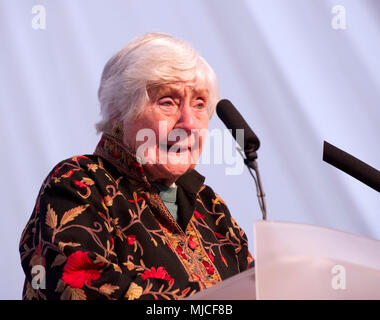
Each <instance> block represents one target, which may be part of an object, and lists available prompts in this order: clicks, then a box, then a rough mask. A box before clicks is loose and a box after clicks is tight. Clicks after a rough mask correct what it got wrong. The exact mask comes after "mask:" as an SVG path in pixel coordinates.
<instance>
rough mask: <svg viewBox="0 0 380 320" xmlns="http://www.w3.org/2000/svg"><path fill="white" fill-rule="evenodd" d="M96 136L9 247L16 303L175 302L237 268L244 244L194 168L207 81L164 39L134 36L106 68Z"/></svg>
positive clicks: (210, 98) (54, 175)
mask: <svg viewBox="0 0 380 320" xmlns="http://www.w3.org/2000/svg"><path fill="white" fill-rule="evenodd" d="M98 95H99V100H100V104H101V113H102V117H103V119H102V121H101V122H100V123H98V124H97V129H98V131H99V132H102V137H101V139H100V142H99V144H98V145H97V147H96V149H95V152H94V154H92V155H81V156H75V157H72V158H70V159H67V160H64V161H62V162H60V163H59V164H58V165H57V166H56V167H55V168H54V169H53V170H52V171H51V173H50V174H49V175H48V177H47V178H46V180H45V181H44V183H43V185H42V188H41V190H40V193H39V195H38V198H37V201H36V205H35V208H34V211H33V213H32V216H31V218H30V220H29V222H28V224H27V225H26V227H25V230H24V232H23V234H22V237H21V241H20V253H21V262H22V266H23V269H24V272H25V275H26V280H25V285H24V292H23V298H24V299H101V298H106V299H182V298H184V297H187V296H189V295H192V294H194V293H195V292H197V291H199V290H203V289H205V288H208V287H210V286H212V285H214V284H215V283H217V282H219V281H222V280H223V279H226V278H228V277H230V276H232V275H234V274H236V273H238V272H241V271H243V270H246V269H247V268H248V266H249V263H250V261H251V260H252V258H251V256H250V254H249V252H248V246H247V238H246V236H245V234H244V232H243V231H242V230H241V229H240V227H239V226H238V225H237V223H236V222H235V221H234V220H233V218H232V217H231V215H230V213H229V211H228V209H227V207H226V205H225V203H224V202H223V200H222V199H221V198H220V197H218V195H217V194H216V193H214V191H213V190H212V189H211V188H210V187H208V186H206V185H204V177H203V176H201V175H200V174H199V173H198V172H197V171H195V170H194V167H195V165H196V162H197V160H198V158H199V155H200V153H201V151H202V146H203V142H204V139H205V130H206V129H207V127H208V122H209V119H210V117H211V116H212V114H213V112H214V110H215V106H216V103H217V100H218V89H217V82H216V76H215V74H214V72H213V70H212V69H211V67H210V66H209V65H208V64H207V62H206V61H205V60H204V59H203V58H202V57H200V56H199V55H198V54H197V53H196V52H195V51H194V49H193V48H192V47H191V46H190V45H189V44H187V43H186V42H184V41H181V40H178V39H175V38H173V37H171V36H169V35H165V34H158V33H151V34H146V35H144V36H142V37H138V38H136V39H134V40H133V41H132V42H130V43H129V44H128V45H127V46H126V47H124V48H123V49H122V50H121V51H120V52H118V53H117V54H116V55H114V56H113V57H112V58H111V59H110V60H109V61H108V63H107V64H106V66H105V68H104V71H103V74H102V78H101V83H100V88H99V92H98Z"/></svg>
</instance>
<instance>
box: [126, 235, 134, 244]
mask: <svg viewBox="0 0 380 320" xmlns="http://www.w3.org/2000/svg"><path fill="white" fill-rule="evenodd" d="M135 241H136V236H134V235H131V236H127V243H128V245H129V246H131V245H132V244H134V243H135Z"/></svg>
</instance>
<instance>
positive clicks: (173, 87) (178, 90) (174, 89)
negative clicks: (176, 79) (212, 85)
mask: <svg viewBox="0 0 380 320" xmlns="http://www.w3.org/2000/svg"><path fill="white" fill-rule="evenodd" d="M186 88H189V89H190V91H191V97H192V98H194V97H195V98H199V97H201V98H203V99H207V98H208V94H209V91H208V89H207V88H204V87H200V86H197V85H189V84H185V83H179V84H176V83H172V84H166V85H161V86H154V87H151V88H148V95H149V98H150V99H151V100H155V99H157V98H159V97H163V96H173V97H181V96H184V95H185V89H186Z"/></svg>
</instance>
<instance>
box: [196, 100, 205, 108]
mask: <svg viewBox="0 0 380 320" xmlns="http://www.w3.org/2000/svg"><path fill="white" fill-rule="evenodd" d="M195 107H196V108H197V109H203V108H204V107H205V104H204V103H203V102H200V103H197V104H196V105H195Z"/></svg>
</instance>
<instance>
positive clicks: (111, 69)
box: [96, 33, 219, 132]
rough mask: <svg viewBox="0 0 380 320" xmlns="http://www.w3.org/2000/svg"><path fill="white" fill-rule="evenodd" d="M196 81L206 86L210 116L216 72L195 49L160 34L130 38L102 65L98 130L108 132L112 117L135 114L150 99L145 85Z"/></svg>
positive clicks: (216, 97)
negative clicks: (129, 40)
mask: <svg viewBox="0 0 380 320" xmlns="http://www.w3.org/2000/svg"><path fill="white" fill-rule="evenodd" d="M194 80H195V81H196V83H200V84H201V85H203V86H204V87H205V89H208V92H209V97H208V106H207V108H208V113H209V117H210V118H211V116H212V114H213V113H214V111H215V108H216V104H217V102H218V100H219V90H218V84H217V78H216V75H215V72H214V71H213V69H212V68H211V67H210V65H209V64H208V63H207V62H206V60H205V59H204V58H202V57H201V56H200V55H199V54H198V53H197V52H196V51H195V50H194V48H193V47H192V46H191V45H190V44H188V43H187V42H185V41H183V40H179V39H176V38H174V37H172V36H170V35H167V34H163V33H147V34H145V35H143V36H140V37H137V38H135V39H133V40H132V41H131V42H130V43H128V44H127V45H126V46H125V47H124V48H122V49H121V50H120V51H119V52H118V53H116V54H115V55H114V56H113V57H112V58H111V59H110V60H109V61H108V62H107V63H106V65H105V67H104V70H103V73H102V77H101V81H100V86H99V90H98V97H99V102H100V108H101V115H102V118H103V119H102V120H101V121H100V122H98V123H97V124H96V129H97V131H98V132H102V131H108V130H110V129H111V127H112V123H113V121H114V120H117V121H123V122H124V121H125V120H129V119H132V118H133V117H136V116H137V115H138V114H139V113H141V111H142V110H143V108H144V106H145V105H146V104H147V103H148V102H149V96H148V88H149V87H150V86H160V85H164V84H169V83H175V82H185V81H194Z"/></svg>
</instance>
